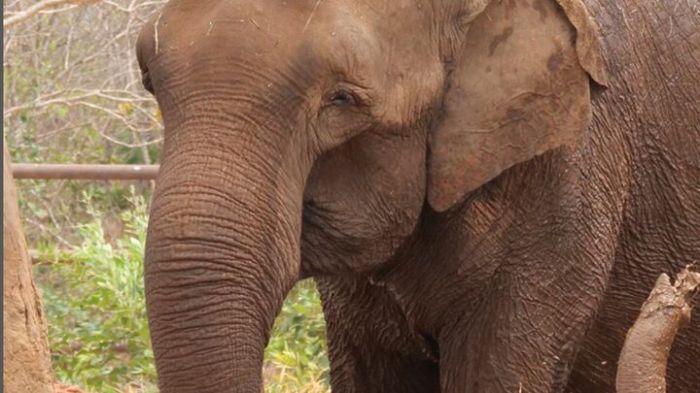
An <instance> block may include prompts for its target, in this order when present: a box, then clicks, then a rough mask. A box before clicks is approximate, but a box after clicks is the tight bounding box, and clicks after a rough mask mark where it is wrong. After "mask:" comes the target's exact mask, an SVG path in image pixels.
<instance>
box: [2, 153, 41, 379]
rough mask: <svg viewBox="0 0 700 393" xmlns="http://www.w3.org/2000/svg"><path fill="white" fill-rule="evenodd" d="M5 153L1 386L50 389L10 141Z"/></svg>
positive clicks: (39, 300)
mask: <svg viewBox="0 0 700 393" xmlns="http://www.w3.org/2000/svg"><path fill="white" fill-rule="evenodd" d="M3 157H4V160H3V161H4V169H3V178H4V179H3V216H2V224H3V231H4V247H3V261H4V264H3V280H4V292H3V318H4V329H5V331H4V335H3V344H4V347H5V350H4V352H3V362H4V372H3V385H4V388H5V389H6V390H5V391H6V392H9V393H24V392H36V393H51V392H53V386H52V383H53V375H52V370H51V358H50V352H49V343H48V339H47V335H46V321H45V319H44V313H43V309H42V304H41V297H40V296H39V293H38V292H37V289H36V287H35V286H34V280H33V278H32V266H31V261H30V260H29V256H28V254H27V245H26V242H25V240H24V235H23V233H22V227H21V223H20V219H19V206H18V205H17V192H16V190H15V185H14V181H13V179H12V174H11V172H10V159H9V154H8V151H7V146H6V145H5V147H4V152H3Z"/></svg>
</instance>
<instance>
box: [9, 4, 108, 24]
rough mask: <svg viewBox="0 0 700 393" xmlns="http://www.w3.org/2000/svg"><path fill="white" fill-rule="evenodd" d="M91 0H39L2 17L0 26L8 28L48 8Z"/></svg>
mask: <svg viewBox="0 0 700 393" xmlns="http://www.w3.org/2000/svg"><path fill="white" fill-rule="evenodd" d="M91 2H94V0H41V1H38V2H36V3H34V5H31V6H29V7H28V8H26V9H24V10H22V11H19V12H16V13H14V14H12V15H11V16H9V17H6V18H3V21H2V28H3V30H5V29H9V28H10V27H12V26H14V25H16V24H18V23H21V22H23V21H25V20H27V19H29V18H31V17H32V16H34V15H36V14H38V13H39V12H41V11H45V10H48V9H50V8H56V7H60V6H62V5H81V4H87V3H91ZM71 8H72V7H71Z"/></svg>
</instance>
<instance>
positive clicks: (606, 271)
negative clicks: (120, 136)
mask: <svg viewBox="0 0 700 393" xmlns="http://www.w3.org/2000/svg"><path fill="white" fill-rule="evenodd" d="M699 26H700V13H698V6H697V3H695V2H693V1H671V2H639V1H636V0H618V1H614V2H611V1H603V0H518V1H515V0H498V1H496V0H449V1H448V0H374V1H349V0H325V1H323V0H313V1H312V0H294V1H292V0H286V1H284V0H229V1H225V0H198V1H194V0H171V1H170V2H169V3H167V4H166V5H165V6H164V8H163V9H162V11H161V12H159V13H157V14H156V15H155V16H154V17H153V18H152V19H150V20H149V21H148V22H146V24H145V25H144V27H143V29H142V31H141V33H140V35H139V38H138V41H137V50H136V54H137V59H138V63H139V66H140V70H141V73H142V80H143V85H144V87H145V88H146V89H147V90H149V91H150V92H151V93H153V94H154V96H155V98H156V100H157V101H158V105H159V107H160V109H161V113H162V116H163V122H164V129H165V131H164V132H165V135H164V145H163V150H162V155H161V163H160V165H161V167H160V172H159V175H158V178H157V181H156V189H155V191H154V194H153V197H152V205H151V213H150V219H149V226H148V232H147V242H146V251H145V291H146V303H147V310H148V318H149V326H150V331H151V335H152V345H153V351H154V355H155V363H156V368H157V372H158V375H159V387H160V390H161V392H163V393H172V392H178V393H179V392H260V391H261V390H262V389H263V387H262V384H263V381H262V376H261V369H262V363H263V352H264V348H265V346H266V343H267V341H268V339H269V335H270V330H271V327H272V325H273V322H274V319H275V316H276V315H277V313H278V312H279V310H280V307H281V304H282V302H283V299H284V298H285V295H286V294H287V292H288V291H289V290H290V288H292V287H293V286H294V284H295V283H296V282H297V281H299V280H300V279H304V278H309V277H313V279H314V280H315V281H316V283H317V286H318V289H319V292H320V295H321V301H322V306H323V312H324V317H325V319H326V323H327V340H328V352H329V359H330V383H331V388H332V390H333V391H334V392H361V393H366V392H369V393H372V392H383V393H392V392H397V393H398V392H402V393H406V392H408V393H410V392H421V393H423V392H445V393H454V392H470V393H492V392H510V393H513V392H528V393H533V392H536V393H544V392H550V393H562V392H567V393H588V392H591V393H592V392H596V393H607V392H613V391H614V378H615V369H616V359H617V356H618V354H619V351H620V348H621V346H622V343H623V341H624V336H625V331H626V330H627V329H628V328H629V327H630V326H631V325H632V323H633V322H634V320H635V318H636V316H637V313H638V311H639V308H640V306H641V304H642V302H643V301H644V299H645V298H646V295H647V294H648V292H649V290H650V289H651V288H652V286H653V285H654V282H655V280H656V278H657V277H658V276H659V274H661V273H663V272H666V273H675V272H677V271H679V270H680V269H681V268H682V267H684V266H686V265H689V264H692V263H694V262H697V261H698V260H700V227H699V226H698V223H700V144H699V143H698V141H700V27H699ZM698 359H700V319H699V318H697V317H696V318H694V319H693V320H692V321H691V323H690V326H688V327H686V328H685V329H684V330H683V331H682V332H681V334H680V335H679V336H678V337H677V338H676V340H675V343H674V347H673V351H672V354H671V359H670V362H669V371H668V386H669V391H671V392H675V393H690V392H698V391H700V372H699V371H700V360H698Z"/></svg>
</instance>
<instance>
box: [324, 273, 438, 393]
mask: <svg viewBox="0 0 700 393" xmlns="http://www.w3.org/2000/svg"><path fill="white" fill-rule="evenodd" d="M316 282H317V283H318V289H319V292H320V294H321V299H322V302H323V312H324V315H325V318H326V325H327V338H328V353H329V358H330V363H331V386H332V389H333V392H335V393H337V392H341V393H355V392H357V393H373V392H377V393H380V392H381V393H393V392H396V393H411V392H416V393H419V392H420V393H430V392H439V391H440V384H439V373H438V365H437V359H436V358H435V357H434V356H432V355H431V352H432V351H434V349H433V348H431V344H430V343H429V340H428V339H426V338H424V337H422V336H421V335H420V334H418V333H416V332H415V331H413V330H412V329H411V328H410V326H409V324H408V323H407V321H406V319H405V317H404V314H403V313H402V311H401V310H400V308H399V307H398V306H397V305H396V303H395V302H394V301H393V299H392V298H391V295H390V294H389V293H388V292H387V291H386V289H384V288H381V287H378V286H374V285H371V284H369V283H368V282H367V281H366V280H363V279H360V278H358V279H356V278H348V277H322V278H316Z"/></svg>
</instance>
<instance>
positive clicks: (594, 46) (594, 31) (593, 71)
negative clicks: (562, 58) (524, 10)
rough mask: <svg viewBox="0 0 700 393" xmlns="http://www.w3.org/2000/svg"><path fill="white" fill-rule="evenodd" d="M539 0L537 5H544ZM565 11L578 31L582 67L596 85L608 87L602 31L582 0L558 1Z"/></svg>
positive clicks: (579, 56) (577, 44)
mask: <svg viewBox="0 0 700 393" xmlns="http://www.w3.org/2000/svg"><path fill="white" fill-rule="evenodd" d="M542 1H544V0H538V1H536V3H540V4H541V3H542ZM556 1H557V3H558V4H559V6H560V7H561V8H562V9H563V10H564V13H565V14H566V17H567V18H568V19H569V22H571V24H572V25H573V26H574V28H575V29H576V53H577V54H578V59H579V63H580V64H581V67H583V69H584V70H586V72H587V73H588V75H590V77H591V79H593V80H594V81H595V82H596V83H598V84H599V85H602V86H607V85H608V82H609V81H608V72H607V70H606V68H605V58H604V57H603V44H602V42H601V40H600V31H599V28H598V25H597V24H596V22H595V20H594V19H593V18H592V17H591V15H590V14H589V13H588V10H587V9H586V5H585V4H584V3H583V1H581V0H556Z"/></svg>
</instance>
